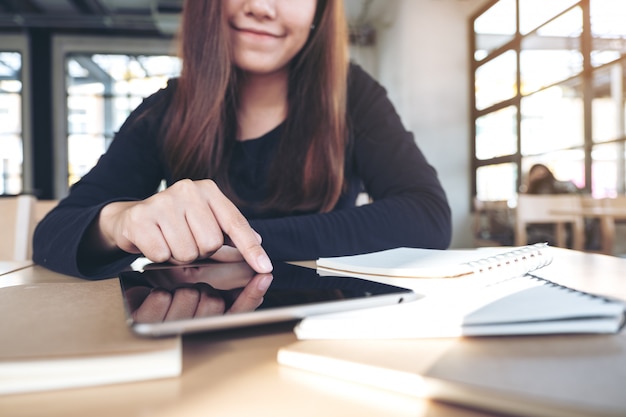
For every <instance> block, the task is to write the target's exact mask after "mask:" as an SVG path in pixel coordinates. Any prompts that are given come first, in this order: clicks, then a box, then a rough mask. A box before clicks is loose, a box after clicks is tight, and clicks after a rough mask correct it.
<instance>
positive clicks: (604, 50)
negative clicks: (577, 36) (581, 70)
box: [589, 0, 626, 66]
mask: <svg viewBox="0 0 626 417" xmlns="http://www.w3.org/2000/svg"><path fill="white" fill-rule="evenodd" d="M589 8H590V12H591V35H592V39H593V40H592V52H591V63H592V65H594V66H597V65H601V64H605V63H608V62H612V61H614V60H616V59H619V58H620V57H621V56H623V55H624V54H626V26H625V25H624V20H625V19H626V17H625V16H626V2H624V0H591V1H590V5H589Z"/></svg>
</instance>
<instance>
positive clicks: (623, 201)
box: [587, 195, 626, 256]
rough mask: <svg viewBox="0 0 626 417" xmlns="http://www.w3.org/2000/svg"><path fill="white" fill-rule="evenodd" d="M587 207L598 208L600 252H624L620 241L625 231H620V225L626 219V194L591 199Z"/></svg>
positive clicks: (608, 253) (610, 253)
mask: <svg viewBox="0 0 626 417" xmlns="http://www.w3.org/2000/svg"><path fill="white" fill-rule="evenodd" d="M587 207H589V208H591V209H592V210H596V211H597V213H598V219H599V220H600V239H601V243H600V252H601V253H604V254H607V255H618V256H619V255H620V254H622V253H623V251H624V248H623V247H621V246H622V245H623V243H624V242H623V241H618V238H619V237H620V236H623V233H618V232H617V228H618V226H623V223H624V220H626V196H624V195H619V196H617V197H613V198H600V199H590V200H589V201H588V202H587Z"/></svg>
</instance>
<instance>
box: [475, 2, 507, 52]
mask: <svg viewBox="0 0 626 417" xmlns="http://www.w3.org/2000/svg"><path fill="white" fill-rule="evenodd" d="M515 16H516V12H515V0H500V1H499V2H497V3H496V4H494V5H493V6H491V7H490V8H489V9H488V10H487V11H486V12H485V13H483V14H481V15H480V16H479V17H478V18H476V20H475V21H474V37H475V42H476V50H475V51H474V59H475V60H477V61H480V60H482V59H484V58H485V57H486V56H487V55H488V54H489V53H490V52H492V51H494V50H496V49H497V48H499V47H501V46H503V45H505V44H506V43H507V42H510V41H511V40H512V39H513V37H514V36H515V31H516V27H515Z"/></svg>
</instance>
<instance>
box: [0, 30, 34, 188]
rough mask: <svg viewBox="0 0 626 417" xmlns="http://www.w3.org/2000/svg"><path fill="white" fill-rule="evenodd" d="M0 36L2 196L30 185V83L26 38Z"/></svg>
mask: <svg viewBox="0 0 626 417" xmlns="http://www.w3.org/2000/svg"><path fill="white" fill-rule="evenodd" d="M0 38H1V40H2V42H1V43H2V48H1V49H0V195H4V194H7V195H15V194H20V193H23V192H28V191H29V188H30V187H29V184H28V180H29V178H25V174H24V173H25V172H26V171H27V170H26V169H25V167H27V166H28V164H29V163H30V159H29V158H28V153H27V152H26V150H28V149H29V147H28V146H29V144H30V143H29V139H30V138H29V134H28V133H29V132H28V129H27V128H25V126H28V123H27V120H28V116H29V113H28V111H26V110H27V106H26V97H27V94H26V93H27V87H28V86H27V84H25V83H24V81H23V73H24V72H23V68H24V67H25V64H26V61H27V56H26V54H25V51H26V40H25V39H24V38H23V37H19V36H8V35H3V36H1V37H0ZM26 177H28V176H27V175H26Z"/></svg>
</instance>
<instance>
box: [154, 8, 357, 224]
mask: <svg viewBox="0 0 626 417" xmlns="http://www.w3.org/2000/svg"><path fill="white" fill-rule="evenodd" d="M314 23H315V27H314V29H313V30H312V32H311V35H310V37H309V39H308V41H307V43H306V44H305V46H304V48H303V49H302V50H301V51H300V52H299V53H298V55H296V57H295V58H294V59H293V60H292V62H291V63H290V76H289V87H288V115H287V120H286V123H285V125H284V128H283V133H282V135H283V136H282V140H281V142H280V144H279V146H278V149H277V153H276V155H275V156H274V160H273V165H272V166H271V167H270V171H269V177H268V183H269V197H268V199H267V201H265V202H264V206H265V207H266V208H271V209H273V210H277V211H280V212H284V213H292V212H298V211H309V210H315V211H321V212H325V211H330V210H331V209H332V208H333V207H334V205H335V204H336V202H337V200H338V199H339V196H340V194H341V191H342V188H343V182H344V162H345V149H346V145H347V143H346V142H347V140H348V139H347V137H348V134H347V122H346V94H347V86H346V85H347V71H348V50H347V28H346V23H345V17H344V12H343V1H342V0H318V4H317V11H316V16H315V19H314ZM180 36H181V55H182V60H183V68H182V73H181V76H180V79H179V81H178V87H177V89H176V92H175V95H174V98H173V101H172V103H171V104H170V106H169V108H168V112H167V116H166V118H165V123H164V126H163V129H164V137H165V142H164V147H163V150H164V157H165V159H166V161H167V162H168V164H169V168H170V170H171V172H172V176H173V179H174V180H178V179H182V178H191V179H202V178H211V179H214V180H215V181H216V182H217V183H218V184H219V185H220V187H221V188H222V190H223V191H224V192H225V193H226V194H227V195H229V197H231V198H233V199H234V200H235V201H237V200H238V199H237V196H236V195H234V193H233V191H232V186H231V184H230V181H229V178H228V168H229V159H230V153H231V149H232V147H233V143H234V141H235V132H236V126H237V121H236V114H237V100H236V98H237V79H238V74H237V72H238V71H237V70H236V69H235V68H234V67H233V65H232V59H231V50H230V47H229V36H228V26H227V22H226V21H225V18H224V16H223V10H222V0H187V1H186V2H185V5H184V7H183V23H182V32H181V34H180Z"/></svg>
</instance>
